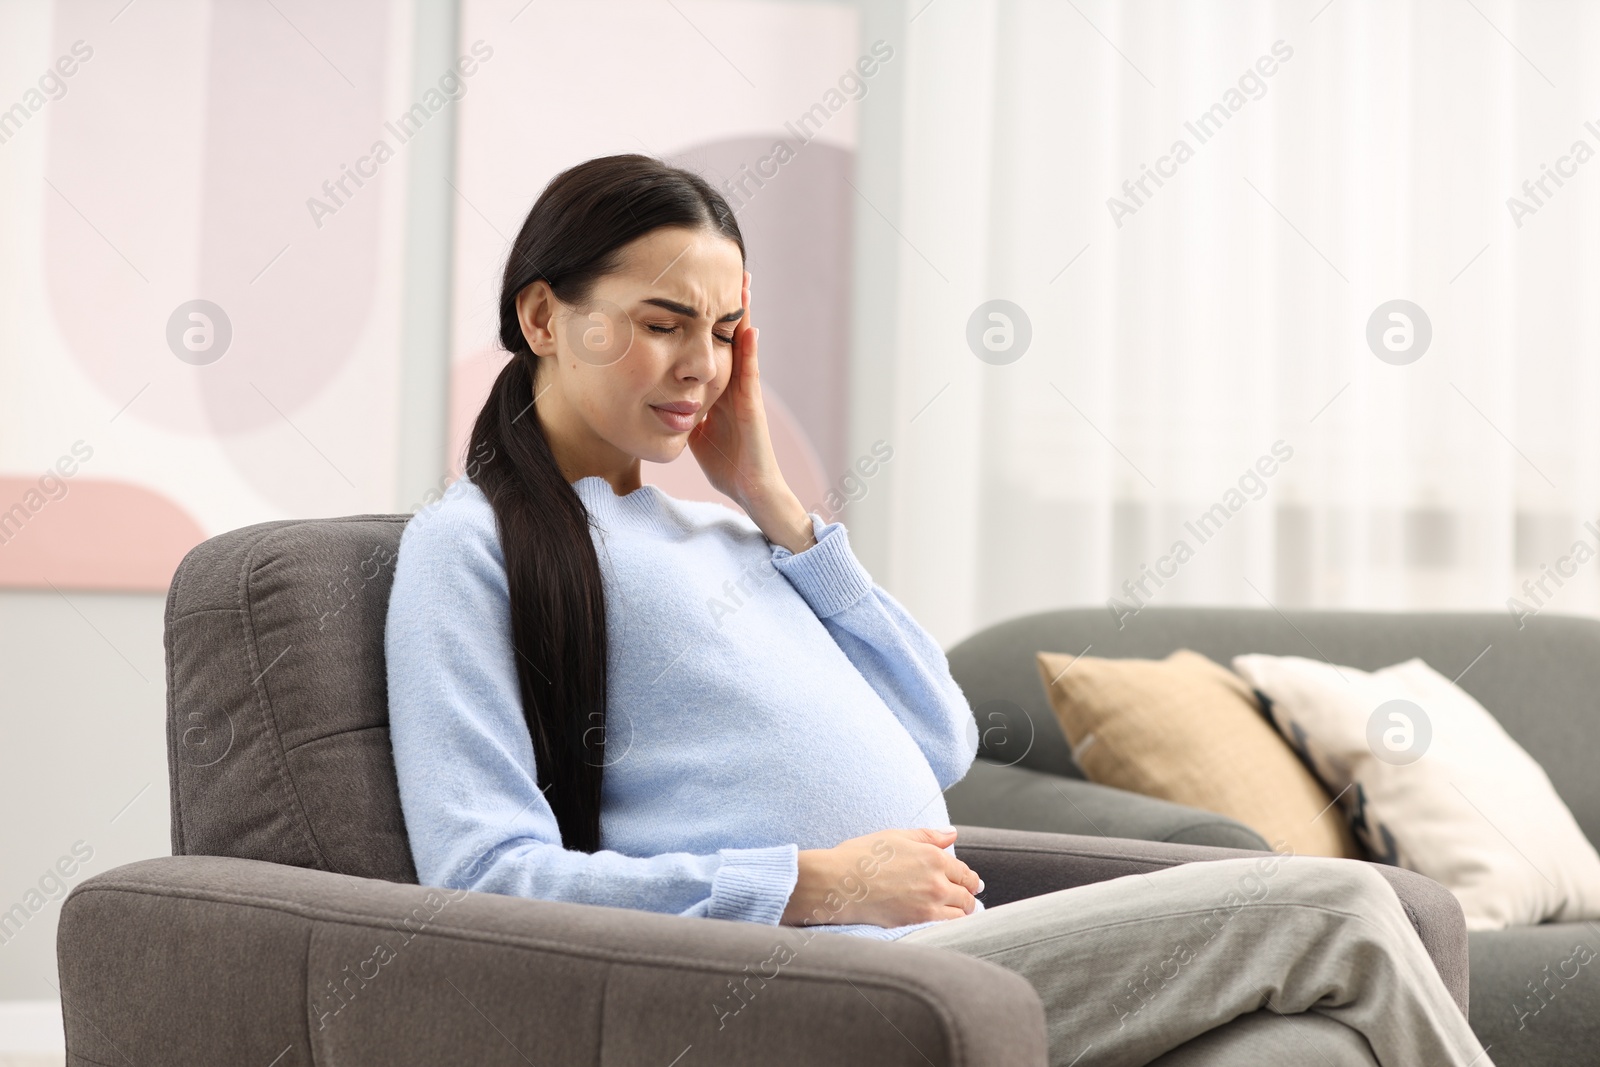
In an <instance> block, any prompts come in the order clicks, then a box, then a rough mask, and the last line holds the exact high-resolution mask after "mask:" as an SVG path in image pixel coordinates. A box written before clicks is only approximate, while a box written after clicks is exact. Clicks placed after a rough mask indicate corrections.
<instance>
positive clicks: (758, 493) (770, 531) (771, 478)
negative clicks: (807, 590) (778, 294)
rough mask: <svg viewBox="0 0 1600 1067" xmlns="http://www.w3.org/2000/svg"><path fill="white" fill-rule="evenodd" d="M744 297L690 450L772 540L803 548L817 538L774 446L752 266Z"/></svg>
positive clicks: (691, 434)
mask: <svg viewBox="0 0 1600 1067" xmlns="http://www.w3.org/2000/svg"><path fill="white" fill-rule="evenodd" d="M740 302H741V305H742V306H743V308H744V315H743V316H742V317H741V318H740V319H739V321H738V323H737V324H736V325H735V326H734V329H733V373H732V375H731V376H730V377H729V379H728V385H727V387H726V388H725V389H724V390H723V391H722V395H721V396H719V397H718V398H717V402H716V403H714V404H712V405H711V409H710V410H709V411H707V412H706V417H705V418H704V419H701V420H700V422H699V424H698V425H696V426H695V428H694V429H693V430H691V431H689V450H690V451H691V452H693V453H694V458H695V460H696V461H697V462H698V463H699V464H700V469H701V470H702V471H704V472H705V476H706V480H707V481H709V482H710V483H711V485H712V488H714V489H716V490H717V492H719V493H722V494H724V495H726V496H728V497H729V498H731V499H732V500H734V501H735V502H736V503H738V505H739V506H740V507H742V508H744V510H745V513H746V514H747V515H749V516H750V518H751V520H752V521H753V522H754V523H755V524H756V525H757V526H758V527H760V528H761V531H762V533H764V534H766V536H767V539H768V540H770V541H772V542H773V543H774V544H781V545H783V546H785V547H786V548H788V549H789V550H790V551H791V552H796V553H798V552H801V551H803V550H804V549H805V548H806V547H808V546H810V545H812V544H815V543H816V539H815V537H814V536H813V535H812V530H811V519H810V517H809V516H808V515H807V514H806V511H805V508H804V507H802V506H801V504H800V500H799V498H798V497H796V496H795V495H794V492H793V491H792V490H791V489H790V488H789V483H788V482H786V481H784V479H783V473H782V472H781V471H780V470H779V469H778V459H777V456H776V455H775V454H774V453H773V451H772V437H771V435H770V434H769V433H768V431H767V411H766V406H765V405H764V404H763V403H762V401H761V369H760V364H759V362H758V361H757V358H756V342H757V340H758V338H759V336H760V332H761V331H760V330H758V329H757V328H756V327H755V326H754V325H753V324H752V323H751V320H750V272H749V271H745V272H744V285H743V290H742V292H741V295H740Z"/></svg>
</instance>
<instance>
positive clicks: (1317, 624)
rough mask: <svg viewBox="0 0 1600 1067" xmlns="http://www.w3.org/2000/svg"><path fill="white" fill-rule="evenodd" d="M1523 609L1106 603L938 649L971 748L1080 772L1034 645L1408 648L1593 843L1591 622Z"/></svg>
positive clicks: (1373, 652) (1598, 669) (1319, 650)
mask: <svg viewBox="0 0 1600 1067" xmlns="http://www.w3.org/2000/svg"><path fill="white" fill-rule="evenodd" d="M1524 621H1525V625H1524V626H1523V627H1521V628H1519V627H1518V625H1517V622H1516V620H1515V619H1513V618H1512V616H1511V615H1510V613H1509V612H1504V611H1498V612H1372V611H1331V610H1292V611H1283V612H1279V611H1277V610H1276V609H1273V608H1212V607H1146V608H1144V609H1142V610H1141V611H1140V612H1139V613H1138V615H1137V616H1136V617H1134V618H1131V619H1127V620H1125V623H1126V625H1124V626H1123V627H1122V628H1120V629H1119V628H1118V626H1117V622H1116V620H1115V619H1113V617H1112V615H1111V613H1110V612H1109V611H1108V610H1107V609H1106V608H1103V607H1092V608H1068V609H1063V610H1057V611H1047V612H1041V613H1039V614H1034V615H1026V616H1021V617H1018V618H1015V619H1010V620H1008V621H1005V622H1001V623H996V624H995V625H993V626H990V627H988V628H986V629H984V630H981V631H979V632H978V633H975V634H973V635H972V636H970V637H968V638H967V639H966V640H964V641H962V642H960V643H959V644H957V645H956V646H955V647H954V648H952V649H950V651H949V653H948V658H949V660H950V670H951V673H952V674H953V675H954V676H955V679H956V682H957V683H958V684H959V685H960V686H961V688H962V690H963V691H964V692H965V693H966V695H967V699H968V701H969V702H970V703H971V704H972V707H973V710H974V713H975V714H976V715H977V718H978V727H979V729H978V734H979V745H980V748H979V753H978V754H979V755H980V756H984V757H987V758H989V759H993V760H997V761H999V762H1002V763H1015V764H1018V765H1020V766H1025V767H1031V768H1034V769H1037V770H1044V771H1054V772H1055V773H1057V774H1065V775H1070V776H1072V777H1075V778H1081V777H1083V773H1082V772H1081V771H1080V770H1079V769H1078V767H1077V765H1076V764H1075V763H1074V762H1073V760H1072V752H1071V749H1070V747H1069V746H1068V744H1067V740H1066V737H1065V736H1064V735H1063V734H1062V732H1061V727H1060V725H1059V724H1058V723H1057V721H1056V718H1055V714H1054V713H1053V712H1052V711H1051V709H1050V701H1049V699H1048V697H1047V696H1046V694H1045V689H1044V684H1043V682H1042V681H1041V680H1040V678H1039V670H1038V668H1037V667H1036V666H1035V665H1034V653H1035V652H1037V651H1046V652H1065V653H1069V654H1072V655H1080V654H1087V655H1090V656H1104V657H1107V658H1140V659H1162V658H1164V657H1165V656H1167V655H1168V654H1169V653H1171V652H1173V651H1174V650H1176V649H1179V648H1191V649H1193V650H1195V651H1196V652H1200V653H1202V654H1204V655H1206V656H1209V657H1211V658H1212V659H1213V660H1215V661H1216V662H1217V663H1219V664H1221V665H1222V666H1224V667H1230V666H1231V663H1230V661H1231V660H1232V659H1233V657H1234V656H1236V655H1242V654H1244V653H1249V652H1261V653H1266V654H1269V655H1278V656H1305V657H1306V658H1308V659H1319V660H1327V661H1329V662H1332V663H1337V664H1340V665H1347V666H1351V667H1356V668H1359V669H1361V670H1367V671H1371V670H1377V669H1378V668H1380V667H1387V666H1389V665H1391V664H1394V663H1399V662H1401V661H1403V660H1407V659H1410V658H1411V657H1413V656H1420V657H1421V658H1422V659H1423V660H1425V661H1426V662H1427V663H1428V665H1429V666H1431V667H1433V669H1434V670H1436V671H1438V672H1439V673H1441V674H1443V675H1444V676H1445V677H1447V678H1455V677H1456V676H1457V675H1460V681H1459V684H1460V686H1461V687H1462V688H1463V689H1465V690H1466V691H1467V692H1469V693H1471V694H1472V695H1473V696H1474V697H1476V698H1477V699H1478V701H1479V702H1480V703H1481V704H1483V706H1484V707H1485V708H1487V709H1488V710H1489V712H1490V713H1491V714H1493V715H1494V716H1495V718H1496V719H1497V720H1498V721H1499V722H1500V725H1501V726H1503V727H1504V728H1505V730H1506V732H1507V733H1509V734H1510V735H1511V736H1512V737H1513V738H1515V739H1516V741H1517V743H1518V744H1520V745H1521V746H1522V747H1523V748H1525V749H1527V750H1528V753H1529V754H1530V755H1531V756H1533V758H1534V759H1536V760H1538V761H1539V763H1540V764H1541V765H1542V766H1543V767H1544V769H1545V772H1546V773H1547V774H1548V775H1549V776H1550V780H1551V782H1552V783H1553V784H1554V785H1555V787H1556V792H1557V793H1559V794H1560V795H1561V798H1562V800H1564V801H1565V802H1566V804H1567V806H1568V807H1569V808H1571V809H1572V814H1573V816H1574V817H1575V818H1576V819H1577V820H1578V825H1579V826H1580V827H1582V828H1583V832H1584V833H1585V834H1586V835H1587V836H1588V838H1589V840H1590V841H1593V842H1597V843H1600V774H1597V773H1595V771H1594V768H1593V754H1594V752H1595V749H1596V747H1597V745H1600V620H1597V619H1591V618H1582V617H1578V616H1572V615H1548V614H1540V615H1538V616H1535V617H1532V618H1529V619H1526V620H1524ZM1469 668H1470V669H1469ZM1462 672H1465V673H1464V674H1463V673H1462Z"/></svg>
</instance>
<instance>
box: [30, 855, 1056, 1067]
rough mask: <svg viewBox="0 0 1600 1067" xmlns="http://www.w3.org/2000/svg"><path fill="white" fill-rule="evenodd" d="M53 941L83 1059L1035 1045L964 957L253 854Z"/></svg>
mask: <svg viewBox="0 0 1600 1067" xmlns="http://www.w3.org/2000/svg"><path fill="white" fill-rule="evenodd" d="M57 957H58V964H59V968H60V977H61V992H62V1005H63V1016H64V1021H65V1026H66V1036H67V1053H68V1062H69V1064H73V1065H80V1064H107V1065H114V1064H124V1063H163V1064H169V1065H177V1067H187V1065H194V1067H199V1065H202V1064H204V1065H211V1064H217V1063H239V1064H257V1065H259V1067H267V1065H269V1064H270V1065H272V1067H311V1065H312V1064H314V1063H339V1064H347V1065H354V1064H385V1065H396V1064H398V1065H411V1064H415V1065H418V1067H421V1065H432V1064H437V1063H463V1062H466V1063H476V1064H508V1065H518V1067H521V1065H523V1064H526V1063H529V1062H531V1063H537V1064H553V1063H603V1064H611V1063H651V1064H659V1065H661V1067H666V1065H668V1064H675V1063H677V1062H678V1060H679V1059H680V1058H682V1057H685V1054H686V1053H688V1052H689V1050H690V1049H691V1048H692V1049H693V1053H692V1056H689V1057H688V1058H686V1059H684V1063H685V1064H688V1063H693V1064H696V1065H703V1064H747V1063H758V1062H759V1063H763V1064H793V1065H800V1064H830V1065H832V1064H861V1065H868V1064H871V1065H880V1064H904V1065H907V1067H912V1065H915V1067H926V1065H927V1064H935V1065H938V1067H945V1065H949V1067H958V1065H959V1067H987V1065H999V1067H1013V1065H1014V1067H1024V1065H1025V1067H1042V1065H1043V1064H1044V1063H1045V1058H1046V1052H1045V1048H1046V1046H1045V1030H1044V1011H1043V1008H1042V1006H1041V1005H1040V1003H1039V998H1038V996H1037V994H1036V993H1034V991H1033V988H1032V987H1031V986H1030V985H1029V984H1028V983H1027V982H1026V981H1025V980H1024V979H1023V978H1021V977H1020V976H1018V975H1016V974H1014V973H1012V972H1010V971H1007V970H1005V969H1004V968H1002V967H999V966H998V965H996V964H991V963H988V962H986V961H983V960H979V959H975V958H972V957H968V956H964V955H962V954H960V953H956V952H950V951H947V950H943V949H935V948H928V947H923V946H917V945H913V944H885V943H882V942H875V941H870V940H866V939H862V938H856V937H850V936H847V935H841V934H831V933H819V932H817V931H807V930H805V929H804V928H796V927H787V926H784V927H772V926H765V925H763V924H758V923H745V922H734V921H730V920H718V919H686V918H680V917H677V916H670V915H659V914H653V913H649V912H643V911H634V910H629V909H621V908H603V907H594V906H589V905H580V904H562V903H553V902H548V901H538V900H528V899H524V898H519V897H510V896H502V895H497V894H491V893H473V892H466V891H461V890H440V889H434V888H429V887H424V886H418V885H408V884H402V883H396V882H388V881H382V880H377V879H369V878H356V877H352V876H348V875H341V874H333V873H329V872H326V871H314V870H306V869H302V868H298V867H290V866H285V865H282V864H275V863H265V862H261V861H257V860H245V859H233V858H225V857H215V856H174V857H165V858H161V859H151V860H142V861H139V862H136V863H130V864H126V865H124V866H121V867H117V868H115V869H113V870H110V871H107V872H104V873H102V874H99V875H96V876H94V877H92V878H89V879H87V880H85V881H83V882H81V883H79V884H78V885H77V886H76V887H75V888H74V889H73V890H72V892H71V893H70V894H69V895H68V897H67V899H66V900H65V901H64V902H63V904H62V911H61V920H60V926H59V931H58V935H57Z"/></svg>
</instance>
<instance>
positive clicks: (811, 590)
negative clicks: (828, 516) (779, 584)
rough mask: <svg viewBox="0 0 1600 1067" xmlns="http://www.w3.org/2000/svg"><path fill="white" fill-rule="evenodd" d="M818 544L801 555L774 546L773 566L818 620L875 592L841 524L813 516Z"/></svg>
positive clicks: (813, 526)
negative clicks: (814, 613) (803, 599)
mask: <svg viewBox="0 0 1600 1067" xmlns="http://www.w3.org/2000/svg"><path fill="white" fill-rule="evenodd" d="M810 519H811V530H812V533H813V534H814V535H815V536H816V539H817V543H816V544H814V545H812V546H811V547H810V548H807V549H806V550H805V551H804V552H801V553H799V554H796V553H793V552H790V551H789V550H788V549H787V548H785V547H784V546H783V545H773V546H772V565H773V566H774V567H776V568H777V569H778V572H779V573H780V574H782V575H783V576H784V577H785V578H787V579H788V580H789V584H790V585H792V586H794V587H795V590H796V591H797V592H799V594H800V595H801V596H802V597H804V598H805V601H806V603H807V604H809V605H811V610H812V611H814V612H816V614H817V618H819V619H826V618H828V617H830V616H833V615H837V614H838V613H839V612H841V611H843V610H844V609H845V608H848V607H849V606H850V605H851V604H854V603H855V602H856V601H858V600H860V599H861V598H862V597H864V596H866V595H867V594H868V593H870V592H872V586H873V581H872V575H870V574H868V573H867V569H866V568H865V567H863V566H862V565H861V561H860V560H858V559H856V556H855V553H854V552H852V551H851V550H850V538H849V535H848V532H847V531H846V530H845V528H844V524H843V523H841V522H830V523H824V522H823V521H822V517H821V516H820V515H818V514H817V513H816V512H811V513H810Z"/></svg>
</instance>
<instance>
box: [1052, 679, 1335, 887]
mask: <svg viewBox="0 0 1600 1067" xmlns="http://www.w3.org/2000/svg"><path fill="white" fill-rule="evenodd" d="M1036 659H1037V662H1038V666H1039V677H1040V680H1041V681H1043V682H1044V686H1045V689H1046V691H1047V692H1048V693H1049V694H1050V704H1051V707H1052V708H1053V709H1054V710H1055V713H1056V718H1057V719H1058V720H1059V721H1060V723H1061V729H1062V730H1063V731H1064V732H1065V733H1066V735H1067V740H1068V742H1070V743H1071V745H1072V753H1073V757H1074V758H1075V759H1076V760H1077V762H1078V766H1079V767H1081V768H1083V773H1084V774H1085V776H1087V777H1088V779H1089V780H1090V781H1092V782H1098V783H1100V784H1101V785H1109V786H1115V787H1117V788H1119V789H1127V790H1130V791H1132V792H1135V793H1143V794H1144V795H1146V796H1152V797H1159V798H1160V799H1162V800H1170V801H1173V802H1175V803H1178V804H1188V805H1190V806H1191V807H1196V808H1203V809H1204V810H1206V811H1214V812H1217V813H1218V814H1220V815H1227V816H1229V817H1230V818H1234V819H1237V820H1239V821H1240V822H1242V823H1244V824H1245V825H1246V826H1248V827H1250V828H1251V829H1252V830H1254V831H1256V832H1257V833H1258V834H1260V835H1261V836H1262V837H1264V838H1266V840H1267V843H1268V844H1269V845H1271V846H1272V847H1273V848H1275V849H1278V850H1279V851H1286V850H1289V849H1292V850H1293V851H1294V853H1295V854H1296V855H1300V856H1339V857H1344V858H1350V859H1364V858H1365V853H1364V852H1363V851H1362V849H1361V846H1360V845H1359V844H1358V843H1357V842H1356V840H1355V838H1354V837H1353V836H1352V835H1351V833H1350V828H1349V826H1348V825H1347V824H1346V822H1345V819H1344V816H1343V813H1342V812H1341V811H1340V810H1339V809H1338V808H1337V807H1334V806H1333V805H1332V800H1333V798H1332V797H1330V796H1329V795H1328V793H1327V790H1325V789H1324V788H1323V787H1322V784H1321V783H1320V782H1318V781H1317V779H1316V778H1315V777H1314V776H1313V775H1312V774H1311V772H1310V771H1308V770H1307V769H1306V767H1305V765H1304V764H1303V763H1301V762H1300V760H1299V758H1298V757H1297V756H1296V755H1295V753H1294V751H1293V750H1292V749H1290V748H1289V746H1288V745H1287V744H1286V743H1285V742H1284V740H1283V738H1281V737H1280V736H1279V735H1278V732H1277V731H1276V730H1274V729H1273V728H1272V725H1271V724H1270V723H1268V722H1267V721H1266V719H1265V718H1264V717H1263V716H1262V714H1261V711H1260V709H1259V706H1258V705H1257V703H1256V700H1255V695H1254V694H1253V693H1252V692H1251V690H1250V687H1249V686H1248V685H1246V684H1245V683H1244V682H1243V681H1242V680H1241V679H1240V678H1239V677H1238V676H1237V675H1235V674H1234V673H1233V672H1231V671H1229V670H1228V669H1227V668H1225V667H1222V666H1220V665H1219V664H1217V663H1214V662H1212V661H1211V660H1209V659H1207V658H1206V657H1205V656H1202V655H1200V654H1199V653H1198V652H1193V651H1190V650H1189V649H1179V650H1178V651H1177V652H1174V653H1173V654H1172V655H1170V656H1168V657H1167V658H1166V659H1164V660H1149V659H1104V658H1101V657H1097V656H1071V655H1067V654H1065V653H1056V652H1039V653H1037V654H1036Z"/></svg>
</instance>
